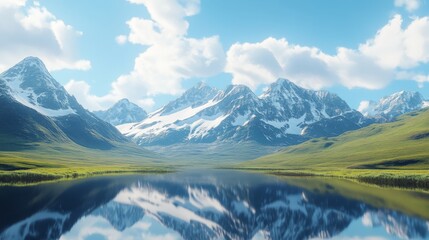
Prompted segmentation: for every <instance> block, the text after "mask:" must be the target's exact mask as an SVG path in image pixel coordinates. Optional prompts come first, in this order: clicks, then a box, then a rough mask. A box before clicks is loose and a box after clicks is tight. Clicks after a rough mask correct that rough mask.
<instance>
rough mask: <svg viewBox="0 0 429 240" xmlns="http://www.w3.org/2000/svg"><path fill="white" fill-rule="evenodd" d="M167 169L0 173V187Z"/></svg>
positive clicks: (124, 167) (85, 169)
mask: <svg viewBox="0 0 429 240" xmlns="http://www.w3.org/2000/svg"><path fill="white" fill-rule="evenodd" d="M173 171H174V170H173V169H166V167H143V166H126V165H123V166H89V167H67V168H34V169H27V170H9V171H0V186H1V185H3V186H4V185H7V186H27V185H37V184H42V183H47V182H58V181H68V180H75V179H83V178H91V177H96V176H106V175H130V174H156V173H169V172H173Z"/></svg>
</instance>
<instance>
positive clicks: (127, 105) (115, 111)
mask: <svg viewBox="0 0 429 240" xmlns="http://www.w3.org/2000/svg"><path fill="white" fill-rule="evenodd" d="M93 113H94V114H95V115H96V116H97V117H99V118H100V119H102V120H104V121H106V122H108V123H110V124H112V125H113V126H116V125H120V124H124V123H133V122H140V121H142V120H143V119H145V118H146V117H147V113H146V111H145V110H143V109H142V108H141V107H139V106H137V105H136V104H134V103H132V102H130V101H129V100H128V99H126V98H124V99H122V100H120V101H118V102H117V103H115V105H113V106H112V107H111V108H109V109H107V110H105V111H95V112H93Z"/></svg>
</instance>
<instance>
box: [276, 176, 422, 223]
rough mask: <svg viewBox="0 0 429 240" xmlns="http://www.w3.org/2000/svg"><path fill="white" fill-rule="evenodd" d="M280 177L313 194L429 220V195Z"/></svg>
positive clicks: (345, 182)
mask: <svg viewBox="0 0 429 240" xmlns="http://www.w3.org/2000/svg"><path fill="white" fill-rule="evenodd" d="M280 178H281V179H282V180H284V181H286V182H287V183H288V184H290V185H294V186H298V187H301V188H304V189H307V190H309V191H312V192H317V193H332V194H340V195H342V196H344V197H347V198H350V199H355V200H358V201H362V202H365V203H367V204H369V205H372V206H374V207H377V208H388V209H392V210H397V211H400V212H403V213H406V214H408V215H414V216H418V217H422V218H425V219H429V194H428V193H422V192H413V191H407V190H398V189H388V188H380V187H375V186H368V185H366V184H360V183H356V182H353V181H350V180H344V179H337V178H314V177H312V178H298V177H280Z"/></svg>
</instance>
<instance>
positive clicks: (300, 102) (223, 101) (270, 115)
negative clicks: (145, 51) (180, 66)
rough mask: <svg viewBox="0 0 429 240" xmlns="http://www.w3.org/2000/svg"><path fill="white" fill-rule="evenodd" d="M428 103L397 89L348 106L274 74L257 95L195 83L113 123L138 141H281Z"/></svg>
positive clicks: (390, 116) (332, 132)
mask: <svg viewBox="0 0 429 240" xmlns="http://www.w3.org/2000/svg"><path fill="white" fill-rule="evenodd" d="M426 106H429V104H428V102H427V101H425V100H424V99H423V97H422V95H421V94H420V93H417V92H406V91H402V92H399V93H394V94H392V95H391V96H388V97H385V98H383V99H381V100H380V102H379V103H371V104H369V105H368V107H366V108H363V109H359V110H360V111H356V110H353V109H351V108H350V107H349V105H348V104H347V103H346V102H345V101H344V100H343V99H341V98H340V97H339V96H337V95H335V94H332V93H329V92H327V91H312V90H308V89H304V88H301V87H299V86H297V85H295V84H294V83H292V82H291V81H289V80H286V79H278V80H277V81H276V82H275V83H273V84H271V85H270V87H269V88H268V89H267V90H266V91H265V92H264V93H263V94H262V95H261V96H256V95H255V94H254V93H253V92H252V91H251V90H250V89H249V88H248V87H246V86H242V85H231V86H229V87H228V88H227V89H226V90H224V91H222V90H218V89H215V88H212V87H210V86H208V85H206V84H204V83H199V84H198V85H196V86H194V87H193V88H191V89H189V90H188V91H186V92H185V93H184V94H183V95H182V96H180V97H179V98H177V99H176V100H174V101H171V102H170V103H168V104H167V105H165V106H164V107H162V108H161V109H159V110H157V111H155V112H153V113H151V114H149V115H148V116H147V118H145V119H144V120H143V121H140V122H138V123H129V124H123V125H119V126H117V128H118V129H119V130H120V131H121V133H123V134H124V135H125V136H126V137H128V138H130V139H132V140H133V141H134V142H136V143H138V144H139V145H144V146H152V145H161V146H168V145H173V144H183V143H186V144H195V143H219V142H231V143H240V142H256V143H258V144H263V145H271V146H273V145H278V146H287V145H294V144H298V143H301V142H304V141H306V140H308V139H311V138H317V137H334V136H338V135H340V134H342V133H344V132H347V131H351V130H357V129H360V128H362V127H365V126H368V125H370V124H372V123H380V122H390V121H393V120H394V119H395V118H396V117H397V116H399V115H401V114H404V113H407V112H411V111H415V110H418V109H421V108H424V107H426Z"/></svg>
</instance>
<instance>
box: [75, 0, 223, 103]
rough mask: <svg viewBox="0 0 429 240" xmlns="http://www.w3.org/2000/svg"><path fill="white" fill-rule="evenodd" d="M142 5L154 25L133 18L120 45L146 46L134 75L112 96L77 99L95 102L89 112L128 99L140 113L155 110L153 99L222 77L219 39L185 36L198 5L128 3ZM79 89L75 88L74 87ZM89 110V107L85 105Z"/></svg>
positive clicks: (171, 0)
mask: <svg viewBox="0 0 429 240" xmlns="http://www.w3.org/2000/svg"><path fill="white" fill-rule="evenodd" d="M129 2H131V3H133V4H144V5H145V7H146V8H147V10H148V13H149V15H150V19H144V18H138V17H133V18H131V19H130V20H129V21H127V24H128V26H129V28H130V32H129V34H128V35H127V36H126V35H119V36H117V37H116V42H118V43H119V44H124V43H126V42H130V43H132V44H138V45H143V46H146V48H145V50H144V51H143V52H141V53H140V54H139V55H138V57H137V58H136V59H135V63H134V69H133V70H132V71H131V72H130V73H127V74H123V75H122V76H120V77H119V78H118V79H117V80H116V81H114V82H113V83H112V89H111V91H110V92H109V93H108V94H107V95H106V96H103V97H99V98H94V97H95V96H93V95H90V93H89V91H87V92H84V93H76V95H77V98H78V99H82V101H85V100H84V99H92V100H90V101H93V100H94V101H95V102H97V103H96V104H92V105H91V104H89V102H88V105H87V106H88V108H92V109H95V108H100V106H101V105H104V103H102V102H103V101H104V100H106V99H109V100H110V99H115V100H119V99H121V98H124V97H126V98H129V99H130V100H131V101H133V102H136V103H137V104H139V105H141V106H142V107H151V106H153V105H154V101H153V97H154V96H156V95H160V94H168V95H177V94H180V93H181V92H183V88H182V82H183V81H184V80H186V79H190V78H196V77H210V76H212V75H215V74H218V73H220V72H222V70H223V68H224V65H225V52H224V50H223V47H222V45H221V43H220V41H219V37H218V36H210V37H204V38H191V37H188V36H187V31H188V27H189V23H188V21H187V20H186V17H189V16H192V15H195V14H197V13H198V12H199V7H200V2H199V1H198V0H187V1H183V0H157V1H149V0H129ZM73 84H76V83H75V82H71V83H70V86H72V85H73ZM84 105H85V104H84Z"/></svg>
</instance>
